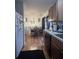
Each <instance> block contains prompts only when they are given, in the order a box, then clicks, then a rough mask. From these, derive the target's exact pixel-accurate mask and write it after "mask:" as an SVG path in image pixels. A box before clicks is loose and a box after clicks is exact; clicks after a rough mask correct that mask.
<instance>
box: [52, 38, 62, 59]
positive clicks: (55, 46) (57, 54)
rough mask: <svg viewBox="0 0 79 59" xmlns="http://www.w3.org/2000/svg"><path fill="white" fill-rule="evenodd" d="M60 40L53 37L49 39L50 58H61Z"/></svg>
mask: <svg viewBox="0 0 79 59" xmlns="http://www.w3.org/2000/svg"><path fill="white" fill-rule="evenodd" d="M59 43H60V42H59V41H57V39H56V38H55V37H52V39H51V59H63V53H62V52H61V51H60V49H61V48H60V44H59Z"/></svg>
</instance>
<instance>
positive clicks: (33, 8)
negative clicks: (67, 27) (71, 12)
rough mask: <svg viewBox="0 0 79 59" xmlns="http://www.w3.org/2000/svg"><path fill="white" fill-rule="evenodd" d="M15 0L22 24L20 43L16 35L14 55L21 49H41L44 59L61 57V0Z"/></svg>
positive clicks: (18, 53)
mask: <svg viewBox="0 0 79 59" xmlns="http://www.w3.org/2000/svg"><path fill="white" fill-rule="evenodd" d="M15 1H17V2H16V12H18V13H20V15H22V17H21V16H19V15H18V13H17V16H19V17H20V19H21V20H20V21H21V22H20V23H21V24H20V26H23V27H20V29H22V32H23V33H22V32H21V33H22V34H21V36H22V37H21V36H19V37H21V38H19V40H20V43H19V41H18V38H17V36H16V57H18V56H19V55H20V53H21V51H23V52H24V51H29V50H43V53H44V55H45V59H63V0H50V1H48V0H33V1H32V0H24V1H22V0H21V1H20V4H19V2H18V0H15ZM21 3H22V6H23V7H24V8H23V7H22V6H19V5H21ZM17 7H18V8H17ZM21 7H22V8H21ZM19 8H21V9H19ZM17 16H16V19H17ZM19 17H18V18H19ZM16 25H17V24H16ZM17 26H18V25H17ZM16 35H18V34H17V33H16ZM21 42H22V43H21ZM18 43H19V44H18ZM32 45H34V46H32ZM18 50H19V51H18ZM20 58H21V57H20ZM20 58H18V59H20ZM21 59H22V58H21Z"/></svg>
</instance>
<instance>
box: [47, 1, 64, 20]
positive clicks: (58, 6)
mask: <svg viewBox="0 0 79 59" xmlns="http://www.w3.org/2000/svg"><path fill="white" fill-rule="evenodd" d="M48 15H49V18H51V19H53V20H54V21H61V20H63V0H57V2H56V3H55V4H54V5H53V6H51V8H50V9H49V14H48Z"/></svg>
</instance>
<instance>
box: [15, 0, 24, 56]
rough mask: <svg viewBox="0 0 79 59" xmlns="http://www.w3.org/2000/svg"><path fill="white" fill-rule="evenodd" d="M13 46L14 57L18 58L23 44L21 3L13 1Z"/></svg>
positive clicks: (17, 0)
mask: <svg viewBox="0 0 79 59" xmlns="http://www.w3.org/2000/svg"><path fill="white" fill-rule="evenodd" d="M15 11H16V12H15V45H16V47H15V48H16V50H15V51H16V57H18V55H19V53H20V51H21V49H22V47H23V44H24V43H23V42H24V34H23V26H24V25H23V2H22V1H21V0H15Z"/></svg>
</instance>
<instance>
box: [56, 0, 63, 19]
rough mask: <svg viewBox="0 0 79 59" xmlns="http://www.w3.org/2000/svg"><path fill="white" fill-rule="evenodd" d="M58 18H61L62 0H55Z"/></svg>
mask: <svg viewBox="0 0 79 59" xmlns="http://www.w3.org/2000/svg"><path fill="white" fill-rule="evenodd" d="M57 10H58V20H63V0H58V1H57Z"/></svg>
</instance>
